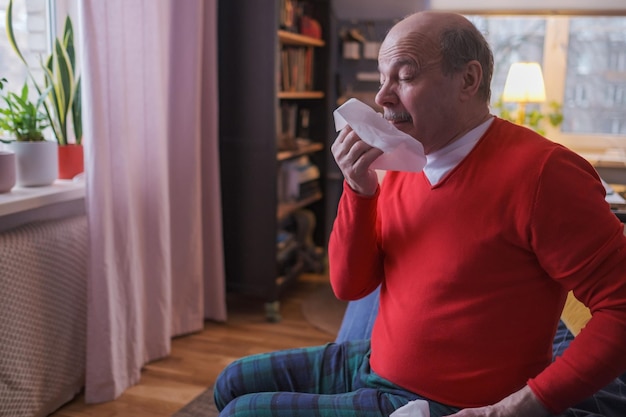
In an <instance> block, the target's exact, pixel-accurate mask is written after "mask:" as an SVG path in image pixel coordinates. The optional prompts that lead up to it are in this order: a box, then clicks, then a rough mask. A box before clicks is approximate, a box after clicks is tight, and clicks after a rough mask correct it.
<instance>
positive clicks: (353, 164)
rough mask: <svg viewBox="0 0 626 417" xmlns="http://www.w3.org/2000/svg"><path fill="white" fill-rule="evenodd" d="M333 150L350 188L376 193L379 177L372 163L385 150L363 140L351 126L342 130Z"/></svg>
mask: <svg viewBox="0 0 626 417" xmlns="http://www.w3.org/2000/svg"><path fill="white" fill-rule="evenodd" d="M331 151H332V153H333V156H334V157H335V161H337V165H338V166H339V169H340V170H341V172H342V173H343V176H344V178H345V180H346V182H347V183H348V185H349V186H350V188H352V189H353V190H354V191H355V192H357V193H359V194H362V195H367V196H371V195H374V193H376V188H377V187H378V178H377V176H376V171H374V170H373V169H371V168H370V165H371V164H372V162H374V160H375V159H376V158H378V157H379V156H380V155H382V153H383V151H381V150H380V149H376V148H373V147H371V146H370V145H368V144H367V143H365V142H363V141H362V140H361V138H359V137H358V135H357V134H356V132H354V131H353V130H352V128H350V126H346V127H345V128H344V129H342V130H341V132H340V133H339V136H337V139H335V142H334V143H333V145H332V147H331Z"/></svg>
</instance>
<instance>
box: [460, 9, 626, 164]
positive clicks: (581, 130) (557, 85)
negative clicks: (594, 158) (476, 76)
mask: <svg viewBox="0 0 626 417" xmlns="http://www.w3.org/2000/svg"><path fill="white" fill-rule="evenodd" d="M468 18H470V20H472V21H473V22H474V24H476V26H477V27H478V28H479V29H480V30H481V32H483V34H484V35H485V37H486V38H487V40H488V41H489V43H490V44H491V45H492V48H493V52H494V59H495V73H494V76H493V82H492V104H495V102H496V101H497V100H498V99H499V98H500V97H501V95H502V90H503V88H504V82H505V80H506V75H507V72H508V69H509V67H510V66H511V64H512V63H514V62H519V61H535V62H539V63H540V64H541V65H542V68H543V72H544V78H545V82H546V94H547V102H550V101H556V102H558V103H559V104H561V105H562V106H563V108H562V111H563V115H564V120H563V123H562V125H561V126H560V128H559V129H558V130H551V131H549V132H548V136H549V137H550V138H551V139H553V140H555V141H557V142H563V143H566V144H568V145H572V146H574V147H576V148H581V149H594V150H598V149H604V150H606V149H609V150H612V151H615V150H617V151H618V152H617V155H618V156H620V155H623V157H624V158H626V153H625V151H626V17H623V16H616V17H603V16H593V17H583V16H479V15H469V16H468ZM543 108H544V109H545V108H547V107H546V105H544V106H543ZM624 160H625V161H626V159H624Z"/></svg>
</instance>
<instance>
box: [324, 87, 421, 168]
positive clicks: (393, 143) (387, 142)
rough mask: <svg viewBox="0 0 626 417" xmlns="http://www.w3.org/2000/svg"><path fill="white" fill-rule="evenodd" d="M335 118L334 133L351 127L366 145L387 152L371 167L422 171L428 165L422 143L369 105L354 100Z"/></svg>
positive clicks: (335, 113) (343, 107)
mask: <svg viewBox="0 0 626 417" xmlns="http://www.w3.org/2000/svg"><path fill="white" fill-rule="evenodd" d="M333 115H334V117H335V130H337V131H340V130H341V129H343V128H344V127H345V126H346V125H350V127H351V128H352V129H353V130H354V131H355V132H356V133H357V135H359V137H360V138H361V139H362V140H363V142H365V143H367V144H368V145H370V146H373V147H375V148H378V149H380V150H381V151H383V152H384V153H383V154H382V155H381V156H379V157H378V158H377V159H376V160H375V161H374V163H373V164H372V166H371V167H372V168H373V169H383V170H391V171H408V172H419V171H421V170H422V169H423V168H424V166H425V165H426V156H425V155H424V147H423V146H422V144H421V143H420V142H418V141H417V140H416V139H415V138H414V137H412V136H410V135H407V134H406V133H404V132H402V131H400V130H398V129H397V128H396V127H395V126H393V125H392V124H391V123H389V122H388V121H387V120H385V119H384V118H383V117H382V115H381V114H380V113H376V111H375V110H374V109H372V108H371V107H370V106H368V105H367V104H365V103H363V102H361V101H359V100H357V99H355V98H351V99H350V100H348V101H346V102H345V103H344V104H343V105H342V106H341V107H339V108H338V109H336V110H335V111H334V113H333Z"/></svg>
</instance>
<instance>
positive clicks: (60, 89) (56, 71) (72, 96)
mask: <svg viewBox="0 0 626 417" xmlns="http://www.w3.org/2000/svg"><path fill="white" fill-rule="evenodd" d="M12 15H13V0H9V5H8V7H7V10H6V28H7V36H8V38H9V43H10V44H11V46H12V47H13V50H14V51H15V52H16V54H17V55H18V57H19V58H20V60H21V61H22V62H23V63H24V65H25V66H26V68H27V69H28V73H29V76H30V78H31V81H32V82H33V85H34V86H35V88H36V89H37V91H38V92H39V93H40V94H41V93H42V92H43V90H44V88H46V91H48V94H47V97H46V98H47V101H44V103H43V108H44V113H45V114H46V116H47V118H48V121H49V124H50V127H51V128H52V131H53V133H54V136H55V138H56V140H57V143H58V145H59V169H60V171H59V178H62V179H68V178H73V177H74V176H75V175H76V174H78V173H80V172H83V148H82V136H83V131H82V117H81V110H82V109H81V107H82V106H81V80H80V76H77V74H76V54H75V49H74V29H73V26H72V21H71V19H70V17H69V16H67V17H66V19H65V24H64V28H63V37H62V38H58V37H57V38H56V39H55V40H54V45H53V48H52V53H51V54H50V55H49V56H48V57H47V59H46V60H45V61H43V60H42V62H41V63H40V65H41V67H42V69H43V70H44V74H45V79H44V82H43V85H44V87H43V88H42V87H41V86H40V84H39V83H38V82H37V80H36V79H35V77H34V76H33V74H32V72H31V71H30V68H29V65H28V63H27V62H26V59H25V58H24V56H23V54H22V52H21V50H20V48H19V47H18V45H17V41H16V39H15V34H14V32H13V16H12ZM48 87H49V89H48ZM70 120H71V122H72V127H73V132H74V141H73V143H72V141H70V140H69V130H68V127H69V121H70Z"/></svg>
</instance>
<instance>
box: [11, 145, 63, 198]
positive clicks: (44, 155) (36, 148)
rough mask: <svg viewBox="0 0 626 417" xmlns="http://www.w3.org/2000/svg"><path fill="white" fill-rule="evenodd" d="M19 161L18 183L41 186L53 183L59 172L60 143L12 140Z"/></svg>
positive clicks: (25, 185)
mask: <svg viewBox="0 0 626 417" xmlns="http://www.w3.org/2000/svg"><path fill="white" fill-rule="evenodd" d="M8 146H9V149H10V150H12V151H13V152H15V158H16V163H17V167H16V168H17V169H16V185H18V186H20V187H40V186H45V185H51V184H52V183H53V182H54V180H56V179H57V175H58V174H59V165H58V163H59V157H58V156H57V148H58V145H57V143H56V142H52V141H42V142H11V143H10V144H9V145H8Z"/></svg>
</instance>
